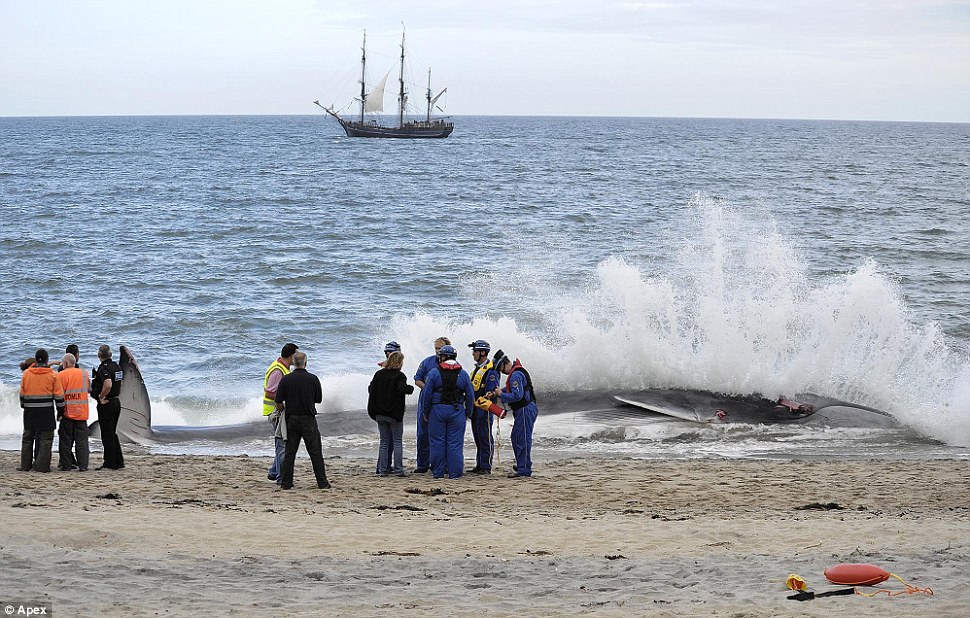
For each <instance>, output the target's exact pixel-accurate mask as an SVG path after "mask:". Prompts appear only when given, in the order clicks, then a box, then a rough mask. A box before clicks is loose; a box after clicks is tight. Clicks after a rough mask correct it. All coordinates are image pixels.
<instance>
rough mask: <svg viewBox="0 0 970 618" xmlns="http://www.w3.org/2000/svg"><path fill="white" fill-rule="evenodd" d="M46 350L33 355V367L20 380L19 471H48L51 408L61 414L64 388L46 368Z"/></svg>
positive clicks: (40, 350)
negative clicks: (22, 411)
mask: <svg viewBox="0 0 970 618" xmlns="http://www.w3.org/2000/svg"><path fill="white" fill-rule="evenodd" d="M47 360H48V355H47V350H45V349H43V348H41V349H39V350H37V352H36V353H34V364H33V366H31V367H29V368H27V369H26V370H25V371H24V374H23V376H22V377H21V378H20V407H21V408H23V409H24V434H23V438H22V440H21V443H20V467H19V468H17V469H18V470H20V471H22V472H29V471H30V470H34V471H36V472H50V471H51V447H52V446H53V444H54V427H55V424H54V409H55V408H57V416H58V417H60V416H61V415H62V414H64V389H63V388H61V382H60V380H58V379H57V374H55V373H54V372H53V371H52V370H51V368H50V367H48V366H47Z"/></svg>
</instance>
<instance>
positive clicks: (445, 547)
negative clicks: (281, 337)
mask: <svg viewBox="0 0 970 618" xmlns="http://www.w3.org/2000/svg"><path fill="white" fill-rule="evenodd" d="M55 459H56V456H55ZM98 461H100V457H99V456H97V455H96V456H95V457H94V458H93V461H92V464H93V465H97V463H96V462H98ZM126 461H127V464H128V467H127V468H126V469H124V470H121V471H93V470H92V471H90V472H87V473H83V474H82V473H77V472H73V473H64V472H52V473H50V474H38V473H23V472H16V471H15V468H16V466H17V462H18V454H17V453H12V452H0V496H2V502H0V512H2V521H3V526H2V532H0V545H2V547H0V555H2V571H0V603H6V602H9V601H10V600H20V601H33V602H47V603H50V604H51V605H52V608H53V611H54V612H55V613H56V614H57V615H69V616H157V615H171V616H190V615H194V616H198V615H206V616H208V615H238V616H317V615H320V616H328V615H349V616H369V615H408V616H414V615H417V616H443V615H456V616H480V615H485V616H512V615H514V616H565V615H587V614H588V615H597V616H600V615H607V616H610V615H612V616H671V617H673V616H677V617H681V616H715V615H716V616H735V617H741V616H832V615H836V614H838V613H841V614H843V615H845V616H933V617H937V616H954V617H956V616H959V617H960V618H964V617H965V616H967V615H970V583H968V581H967V578H968V576H970V568H968V567H970V480H968V478H970V474H968V473H970V463H968V462H967V461H888V462H887V461H879V462H858V461H856V462H832V461H810V462H791V463H788V462H774V461H748V460H744V461H732V460H702V461H683V460H680V461H655V460H634V459H622V460H615V459H594V458H582V459H570V460H563V461H554V462H544V463H542V464H541V465H538V466H537V476H536V477H534V478H532V479H528V480H525V479H521V480H516V479H507V478H505V475H504V474H503V475H498V474H496V475H493V476H490V477H478V476H466V477H465V478H462V479H459V480H435V479H433V478H431V477H430V476H427V475H413V476H409V477H408V478H403V479H402V478H394V477H390V478H377V477H375V476H374V475H373V473H372V472H373V462H372V461H371V460H359V459H355V460H341V459H329V460H328V462H327V463H328V470H329V473H330V479H331V482H332V483H333V489H332V490H329V491H325V490H318V489H316V488H315V484H314V483H313V482H312V473H311V471H310V466H309V462H308V460H306V459H300V460H298V462H297V475H296V487H295V488H294V490H292V491H287V492H282V491H280V490H278V489H276V486H275V484H273V483H271V482H269V481H267V480H266V476H265V470H266V467H267V465H268V463H269V461H268V460H267V459H263V458H248V457H219V456H207V457H201V456H157V455H155V456H149V455H142V456H130V457H128V458H126ZM829 503H834V505H832V504H829ZM812 505H816V506H815V508H807V509H806V508H802V507H806V506H812ZM818 505H828V506H829V507H830V508H818ZM833 506H837V507H839V508H831V507H833ZM840 562H867V563H873V564H877V565H880V566H882V567H883V568H885V569H887V570H889V571H891V572H893V573H896V574H898V575H899V576H900V577H902V578H903V579H905V580H907V581H908V582H909V583H910V584H912V585H915V586H920V587H930V588H932V589H933V591H934V592H935V594H934V595H933V596H929V595H925V594H916V595H911V596H910V595H903V596H898V597H892V598H890V597H888V596H886V595H884V594H880V595H878V596H876V597H875V598H865V597H862V596H856V595H853V596H836V597H828V598H820V599H814V600H812V601H807V602H797V601H791V600H787V599H786V597H787V596H788V594H791V593H790V592H789V591H788V590H787V589H786V588H785V585H784V581H785V578H786V577H787V575H788V574H789V573H797V574H799V575H801V576H802V577H803V578H804V579H805V580H806V581H807V582H808V584H809V587H810V589H812V590H814V591H816V592H824V591H827V590H834V589H837V588H838V587H837V586H834V585H832V584H829V583H828V582H827V581H826V580H825V578H824V577H823V575H822V571H823V570H824V569H826V568H827V567H829V566H831V565H833V564H837V563H840ZM880 587H881V588H887V589H893V590H901V589H902V588H903V586H902V584H900V583H899V582H897V581H895V580H893V579H891V580H889V582H887V583H885V584H882V585H880Z"/></svg>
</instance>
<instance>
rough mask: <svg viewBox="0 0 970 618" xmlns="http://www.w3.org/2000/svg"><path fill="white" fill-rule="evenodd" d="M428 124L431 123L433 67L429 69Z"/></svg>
mask: <svg viewBox="0 0 970 618" xmlns="http://www.w3.org/2000/svg"><path fill="white" fill-rule="evenodd" d="M428 122H431V67H428Z"/></svg>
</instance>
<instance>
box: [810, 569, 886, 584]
mask: <svg viewBox="0 0 970 618" xmlns="http://www.w3.org/2000/svg"><path fill="white" fill-rule="evenodd" d="M824 574H825V578H826V579H827V580H829V581H830V582H832V583H833V584H840V585H844V586H873V585H875V584H879V583H882V582H884V581H886V580H887V579H889V577H890V575H891V573H890V572H889V571H887V570H885V569H882V568H880V567H877V566H876V565H874V564H856V563H847V564H837V565H835V566H833V567H829V568H827V569H825V573H824Z"/></svg>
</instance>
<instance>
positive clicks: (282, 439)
mask: <svg viewBox="0 0 970 618" xmlns="http://www.w3.org/2000/svg"><path fill="white" fill-rule="evenodd" d="M299 349H300V348H299V346H297V345H296V344H295V343H287V344H286V345H284V346H283V349H282V350H280V357H279V358H277V359H276V360H275V361H273V362H272V363H270V364H269V367H267V369H266V373H265V375H264V376H263V416H264V417H266V418H267V419H268V420H269V422H270V424H271V425H272V426H273V442H274V446H275V457H274V458H273V465H272V466H270V467H269V470H267V471H266V478H268V479H269V480H271V481H276V484H277V485H282V484H283V474H282V472H283V470H282V468H281V466H282V464H283V452H284V448H285V446H286V423H285V422H283V414H284V413H283V411H281V410H277V409H276V389H278V388H279V386H280V380H282V379H283V376H285V375H287V374H289V373H290V367H291V366H292V365H293V355H294V354H295V353H296V351H297V350H299Z"/></svg>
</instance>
